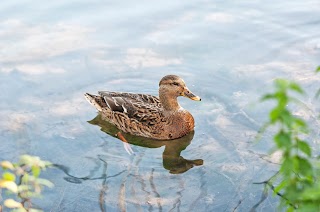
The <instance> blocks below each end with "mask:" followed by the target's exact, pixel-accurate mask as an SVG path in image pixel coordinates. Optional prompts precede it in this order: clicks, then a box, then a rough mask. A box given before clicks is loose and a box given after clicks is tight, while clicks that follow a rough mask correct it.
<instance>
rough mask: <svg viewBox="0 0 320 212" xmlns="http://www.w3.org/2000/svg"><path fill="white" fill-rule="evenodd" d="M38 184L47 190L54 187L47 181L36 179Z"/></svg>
mask: <svg viewBox="0 0 320 212" xmlns="http://www.w3.org/2000/svg"><path fill="white" fill-rule="evenodd" d="M38 183H39V184H41V185H44V186H47V187H49V188H52V187H53V186H54V184H53V183H52V182H50V181H49V180H47V179H42V178H39V179H38Z"/></svg>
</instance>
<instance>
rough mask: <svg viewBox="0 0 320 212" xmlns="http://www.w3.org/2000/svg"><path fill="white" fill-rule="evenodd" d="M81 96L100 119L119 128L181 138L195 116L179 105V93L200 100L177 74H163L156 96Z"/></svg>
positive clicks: (161, 137) (159, 137)
mask: <svg viewBox="0 0 320 212" xmlns="http://www.w3.org/2000/svg"><path fill="white" fill-rule="evenodd" d="M84 96H85V98H86V99H87V101H88V102H89V103H90V104H91V105H93V106H94V107H95V108H96V109H97V110H98V112H99V113H100V115H101V117H102V119H103V120H105V121H107V122H109V123H111V124H113V125H115V126H116V127H117V128H118V129H119V130H120V131H122V132H124V133H129V134H132V135H136V136H142V137H146V138H151V139H157V140H173V139H177V138H181V137H183V136H185V135H187V134H188V133H190V132H192V131H193V130H194V126H195V121H194V118H193V116H192V115H191V113H190V112H189V111H187V110H186V109H184V108H183V107H181V105H180V104H179V102H178V99H177V98H178V97H179V96H183V97H187V98H189V99H191V100H194V101H201V98H200V97H199V96H196V95H195V94H193V93H192V92H191V91H190V90H189V88H188V87H187V86H186V83H185V82H184V80H183V79H182V78H181V77H179V76H177V75H166V76H164V77H163V78H162V79H161V80H160V82H159V96H153V95H149V94H137V93H129V92H114V91H98V95H93V94H89V93H85V94H84Z"/></svg>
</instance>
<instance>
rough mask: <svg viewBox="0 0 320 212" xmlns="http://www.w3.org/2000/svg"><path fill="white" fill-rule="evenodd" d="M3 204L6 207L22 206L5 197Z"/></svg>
mask: <svg viewBox="0 0 320 212" xmlns="http://www.w3.org/2000/svg"><path fill="white" fill-rule="evenodd" d="M4 205H5V206H6V207H7V208H22V207H23V206H22V204H21V203H20V202H17V201H15V200H13V199H6V200H5V201H4Z"/></svg>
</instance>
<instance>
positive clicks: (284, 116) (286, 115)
mask: <svg viewBox="0 0 320 212" xmlns="http://www.w3.org/2000/svg"><path fill="white" fill-rule="evenodd" d="M280 117H281V120H282V121H283V123H284V124H285V125H286V126H287V127H288V128H289V129H291V128H292V124H293V123H294V117H293V116H292V114H291V113H290V112H289V111H288V110H287V109H285V110H283V111H282V113H281V115H280Z"/></svg>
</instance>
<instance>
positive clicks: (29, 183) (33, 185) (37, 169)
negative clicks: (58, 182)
mask: <svg viewBox="0 0 320 212" xmlns="http://www.w3.org/2000/svg"><path fill="white" fill-rule="evenodd" d="M0 166H1V168H2V172H0V173H2V177H1V178H0V195H1V190H6V191H7V193H8V194H9V195H11V196H14V197H15V198H10V199H6V200H4V202H3V204H4V206H5V207H7V208H11V209H14V211H16V212H24V211H29V212H35V211H41V210H38V209H35V208H34V207H33V206H32V203H31V199H32V198H37V197H41V191H42V189H43V187H44V186H47V187H52V186H53V184H52V183H51V182H50V181H48V180H46V179H42V178H40V177H39V176H40V174H41V171H42V170H45V169H46V168H47V167H49V166H51V163H49V162H47V161H42V160H41V159H40V158H39V157H35V156H30V155H22V156H21V157H20V161H19V162H18V163H15V164H14V163H11V162H9V161H2V162H0ZM17 199H19V200H20V201H17ZM1 208H2V205H1V203H0V211H1Z"/></svg>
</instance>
